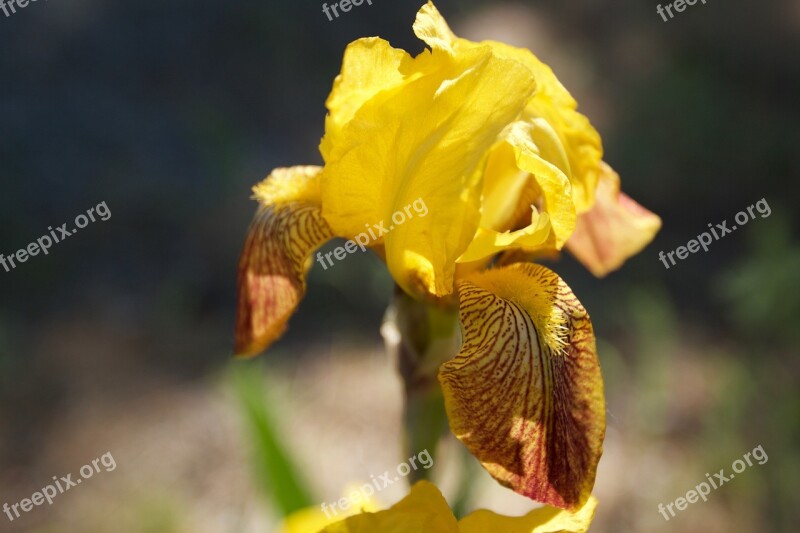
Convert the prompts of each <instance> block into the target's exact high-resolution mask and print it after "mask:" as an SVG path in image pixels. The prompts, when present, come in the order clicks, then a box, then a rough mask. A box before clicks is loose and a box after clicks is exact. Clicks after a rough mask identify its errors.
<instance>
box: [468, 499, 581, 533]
mask: <svg viewBox="0 0 800 533" xmlns="http://www.w3.org/2000/svg"><path fill="white" fill-rule="evenodd" d="M596 508H597V499H596V498H595V497H594V496H592V497H590V498H589V499H588V500H587V501H586V503H585V504H584V505H583V507H581V508H580V509H578V510H577V511H576V512H574V513H571V512H569V511H564V510H563V509H556V508H554V507H549V506H545V507H540V508H539V509H534V510H533V511H531V512H530V513H528V514H526V515H525V516H502V515H499V514H497V513H493V512H492V511H487V510H485V509H481V510H480V511H475V512H474V513H470V514H469V515H467V516H465V517H464V518H462V519H461V520H459V522H458V526H459V529H460V531H461V533H485V532H487V531H502V532H503V533H584V532H585V531H588V529H589V526H590V525H591V523H592V520H593V519H594V512H595V509H596Z"/></svg>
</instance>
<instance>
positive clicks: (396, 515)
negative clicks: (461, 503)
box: [322, 481, 458, 533]
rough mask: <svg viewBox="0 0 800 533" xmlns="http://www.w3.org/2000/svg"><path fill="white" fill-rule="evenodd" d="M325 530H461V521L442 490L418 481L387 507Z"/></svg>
mask: <svg viewBox="0 0 800 533" xmlns="http://www.w3.org/2000/svg"><path fill="white" fill-rule="evenodd" d="M322 531H323V532H324V533H376V532H380V533H409V532H412V531H413V532H414V533H458V523H457V522H456V519H455V517H454V516H453V513H452V511H450V507H448V505H447V502H446V501H445V499H444V497H443V496H442V493H441V492H439V489H437V488H436V486H435V485H433V484H432V483H429V482H427V481H418V482H417V483H415V484H414V486H413V487H411V492H410V493H409V495H408V496H406V497H405V498H403V499H402V500H400V501H399V502H398V503H396V504H395V505H393V506H392V507H391V508H389V509H387V510H386V511H380V512H378V513H361V514H358V515H355V516H351V517H349V518H347V519H345V520H343V521H341V522H337V523H335V524H333V525H330V526H328V527H326V528H325V529H323V530H322Z"/></svg>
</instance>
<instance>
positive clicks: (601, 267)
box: [567, 162, 661, 277]
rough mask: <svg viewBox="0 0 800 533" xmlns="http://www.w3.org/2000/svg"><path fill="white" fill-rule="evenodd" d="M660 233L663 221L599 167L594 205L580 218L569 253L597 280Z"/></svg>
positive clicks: (613, 175) (606, 169) (603, 166)
mask: <svg viewBox="0 0 800 533" xmlns="http://www.w3.org/2000/svg"><path fill="white" fill-rule="evenodd" d="M659 229H661V219H660V218H659V217H658V215H656V214H654V213H651V212H650V211H648V210H647V209H645V208H644V207H642V206H641V205H639V204H638V203H636V202H635V201H634V200H633V199H631V198H630V197H629V196H628V195H626V194H625V193H624V192H622V191H621V190H620V186H619V175H618V174H617V173H616V172H614V170H613V169H612V168H611V167H610V166H608V165H607V164H606V163H605V162H603V163H601V165H600V181H599V183H598V184H597V192H596V198H595V204H594V206H593V207H592V209H591V210H589V211H588V212H586V213H584V214H582V215H580V216H579V217H578V221H577V224H576V225H575V231H574V232H573V233H572V235H571V236H570V238H569V240H568V241H567V249H568V250H569V251H570V252H572V254H573V255H574V256H575V257H576V258H577V259H578V260H579V261H580V262H581V263H583V265H584V266H585V267H586V268H588V269H589V270H590V271H591V272H592V274H594V275H595V276H597V277H603V276H605V275H606V274H608V273H609V272H612V271H614V270H616V269H618V268H619V267H621V266H622V264H623V263H624V262H625V260H627V259H628V258H629V257H631V256H633V255H636V254H637V253H639V252H640V251H641V250H642V249H643V248H644V247H645V246H647V245H648V244H649V243H650V241H652V240H653V237H655V235H656V233H658V230H659Z"/></svg>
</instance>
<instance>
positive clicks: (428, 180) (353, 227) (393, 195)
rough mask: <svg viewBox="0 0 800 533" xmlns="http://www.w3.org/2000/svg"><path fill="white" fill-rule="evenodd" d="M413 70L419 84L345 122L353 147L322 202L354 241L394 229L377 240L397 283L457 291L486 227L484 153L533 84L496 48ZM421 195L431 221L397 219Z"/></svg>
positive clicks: (386, 95)
mask: <svg viewBox="0 0 800 533" xmlns="http://www.w3.org/2000/svg"><path fill="white" fill-rule="evenodd" d="M418 63H419V65H418ZM415 66H419V67H420V70H419V71H418V76H416V77H413V76H411V77H412V78H414V79H413V81H409V82H407V83H404V84H402V85H401V86H400V87H398V88H395V89H390V90H384V91H382V92H380V93H379V94H377V95H375V96H374V97H373V98H371V99H370V100H369V101H368V102H366V103H365V104H364V105H363V106H362V107H361V108H360V109H359V110H358V111H357V112H356V113H355V115H354V116H353V119H352V120H351V121H350V122H349V123H348V124H347V125H346V126H345V127H344V129H343V130H342V132H341V135H339V140H337V143H343V144H344V145H345V146H347V147H348V149H347V150H343V151H341V152H342V153H341V157H340V158H336V157H334V158H333V159H332V160H328V161H326V166H325V171H324V175H323V180H322V198H323V202H322V205H323V213H324V216H325V219H326V220H327V221H328V222H329V223H330V225H331V227H332V228H333V230H334V232H335V233H336V234H337V235H342V236H345V237H348V238H354V237H355V236H356V235H358V234H360V233H362V232H364V231H365V229H368V228H369V227H371V225H372V224H379V223H384V224H385V227H386V228H387V230H389V233H388V234H387V235H385V236H383V237H381V238H380V239H379V240H378V241H377V242H376V243H375V244H384V245H385V251H386V262H387V265H388V267H389V270H390V272H391V274H392V276H393V277H394V279H395V281H397V283H398V284H399V285H401V286H402V287H403V288H404V289H405V290H406V291H408V292H411V293H415V292H419V291H424V292H428V293H431V294H435V295H438V296H443V295H447V294H450V293H451V292H452V291H453V275H454V271H455V262H456V259H457V258H458V257H459V256H460V255H461V253H462V252H463V251H464V250H465V249H466V248H467V245H468V244H469V242H470V240H471V239H472V237H473V236H474V234H475V231H476V230H477V227H478V222H479V217H480V205H479V203H480V192H481V191H480V189H481V175H480V171H481V167H482V164H483V162H484V161H485V156H486V153H487V151H488V149H489V148H490V147H491V146H492V145H493V144H494V143H495V142H496V140H497V138H498V135H499V134H500V133H501V132H502V131H503V129H504V128H505V127H506V125H507V124H509V123H510V122H512V121H513V120H514V118H515V117H517V116H518V115H519V114H520V113H521V112H522V110H523V108H524V107H525V104H526V102H527V100H528V99H529V97H530V95H531V94H532V92H533V90H534V88H535V84H534V81H533V78H532V76H531V74H530V72H528V71H527V69H525V68H524V67H522V66H521V65H519V64H518V63H516V62H514V61H508V60H502V59H498V58H497V57H495V56H494V55H493V54H492V53H491V49H490V48H489V47H475V48H473V49H471V50H468V51H466V52H464V53H460V54H458V55H456V56H451V55H449V54H448V53H446V52H444V51H442V50H440V49H434V50H433V51H432V52H428V53H425V54H423V55H422V56H419V57H418V58H415V59H414V60H413V62H411V63H409V64H408V65H406V66H405V67H404V68H407V69H413V68H415ZM332 153H334V154H337V155H339V154H340V151H339V150H333V151H332ZM417 199H421V200H422V201H424V202H425V204H426V205H427V207H428V209H429V214H428V215H427V216H426V217H422V216H414V217H409V216H404V217H402V220H403V222H402V223H399V222H397V220H395V221H393V220H392V216H393V215H394V214H396V213H398V212H400V213H401V215H402V212H403V211H404V210H405V208H406V207H407V206H409V205H411V204H412V203H413V202H414V201H415V200H417ZM400 219H401V218H400V217H398V220H400Z"/></svg>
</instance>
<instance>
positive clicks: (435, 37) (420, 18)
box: [414, 1, 457, 54]
mask: <svg viewBox="0 0 800 533" xmlns="http://www.w3.org/2000/svg"><path fill="white" fill-rule="evenodd" d="M414 33H415V34H416V36H417V37H419V38H420V39H421V40H423V41H425V44H427V45H428V46H430V47H431V48H432V49H433V50H442V51H445V52H447V53H449V54H452V53H453V52H454V51H453V46H454V45H455V43H456V40H457V38H456V36H455V35H454V34H453V32H452V31H451V30H450V26H448V25H447V21H445V20H444V17H443V16H442V14H441V13H439V10H438V9H436V6H434V5H433V2H431V1H429V2H428V3H427V4H425V5H424V6H422V8H420V10H419V12H418V13H417V18H416V20H415V21H414Z"/></svg>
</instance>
